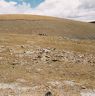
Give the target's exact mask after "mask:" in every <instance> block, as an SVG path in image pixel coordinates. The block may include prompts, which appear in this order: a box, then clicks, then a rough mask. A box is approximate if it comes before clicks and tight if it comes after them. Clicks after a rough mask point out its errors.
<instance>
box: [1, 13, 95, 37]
mask: <svg viewBox="0 0 95 96" xmlns="http://www.w3.org/2000/svg"><path fill="white" fill-rule="evenodd" d="M26 26H27V27H26ZM2 31H3V33H19V34H20V33H21V34H46V35H57V36H62V37H65V38H70V39H95V25H92V24H89V23H84V22H78V21H72V20H66V19H59V18H53V17H45V16H31V15H1V16H0V32H2Z"/></svg>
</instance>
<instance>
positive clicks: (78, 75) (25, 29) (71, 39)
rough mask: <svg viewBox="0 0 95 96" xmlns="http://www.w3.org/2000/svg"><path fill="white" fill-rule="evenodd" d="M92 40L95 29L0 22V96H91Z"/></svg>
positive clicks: (27, 20) (42, 20)
mask: <svg viewBox="0 0 95 96" xmlns="http://www.w3.org/2000/svg"><path fill="white" fill-rule="evenodd" d="M94 37H95V26H94V25H93V24H88V23H83V22H77V21H71V20H64V19H58V18H52V17H39V16H28V15H27V16H26V15H25V16H23V15H5V16H4V15H3V16H0V96H6V95H8V96H9V95H12V96H31V95H33V96H45V94H46V93H48V92H51V94H50V96H63V95H64V96H88V95H85V94H86V93H87V92H88V93H89V94H95V91H94V89H95V70H94V69H95V38H94ZM47 96H48V95H47ZM91 96H94V95H91Z"/></svg>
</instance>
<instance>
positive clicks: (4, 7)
mask: <svg viewBox="0 0 95 96" xmlns="http://www.w3.org/2000/svg"><path fill="white" fill-rule="evenodd" d="M0 14H33V15H46V16H54V17H60V18H69V19H74V20H80V21H92V20H95V0H0Z"/></svg>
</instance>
